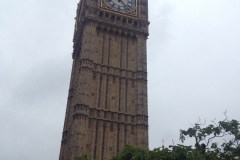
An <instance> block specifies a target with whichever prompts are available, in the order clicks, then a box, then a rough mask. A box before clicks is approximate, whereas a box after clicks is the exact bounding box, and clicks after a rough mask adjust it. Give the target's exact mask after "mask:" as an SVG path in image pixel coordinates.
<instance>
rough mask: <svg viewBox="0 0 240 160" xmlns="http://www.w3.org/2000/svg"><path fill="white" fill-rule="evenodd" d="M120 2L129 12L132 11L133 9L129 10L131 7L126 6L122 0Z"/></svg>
mask: <svg viewBox="0 0 240 160" xmlns="http://www.w3.org/2000/svg"><path fill="white" fill-rule="evenodd" d="M118 2H121V3H122V4H123V5H124V6H125V7H126V9H127V10H128V11H130V10H131V8H129V6H128V5H127V4H125V3H124V2H123V1H122V0H118Z"/></svg>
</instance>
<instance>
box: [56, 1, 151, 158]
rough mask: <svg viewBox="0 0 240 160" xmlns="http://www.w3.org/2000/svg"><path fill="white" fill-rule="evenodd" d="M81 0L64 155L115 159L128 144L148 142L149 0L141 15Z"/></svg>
mask: <svg viewBox="0 0 240 160" xmlns="http://www.w3.org/2000/svg"><path fill="white" fill-rule="evenodd" d="M100 1H101V0H81V1H80V3H79V5H78V9H77V13H76V14H77V16H76V24H75V31H74V38H73V55H72V58H73V67H72V75H71V81H70V88H69V93H68V103H67V109H66V117H65V122H64V129H63V134H62V144H61V151H60V158H59V159H60V160H74V158H75V157H77V156H81V155H86V154H87V155H88V156H90V157H91V160H110V159H111V157H113V156H115V155H117V154H118V153H119V152H120V151H121V149H122V148H123V147H124V146H125V145H132V146H139V147H144V148H147V147H148V106H147V61H146V40H147V38H148V25H149V22H148V18H147V12H148V11H147V0H138V2H139V3H138V7H137V10H136V12H137V13H138V15H137V16H129V15H127V14H122V13H121V14H120V13H118V12H116V11H111V9H110V8H107V9H105V8H104V7H102V6H101V7H99V3H100Z"/></svg>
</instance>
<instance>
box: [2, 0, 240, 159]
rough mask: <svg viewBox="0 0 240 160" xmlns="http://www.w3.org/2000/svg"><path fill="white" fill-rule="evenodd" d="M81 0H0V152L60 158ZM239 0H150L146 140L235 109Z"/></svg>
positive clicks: (239, 99) (239, 73)
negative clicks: (77, 16) (75, 25)
mask: <svg viewBox="0 0 240 160" xmlns="http://www.w3.org/2000/svg"><path fill="white" fill-rule="evenodd" d="M77 2H78V0H24V1H19V0H12V1H9V0H1V1H0V64H1V67H0V82H1V83H0V126H1V132H0V140H1V143H0V159H2V160H15V159H17V160H42V159H45V160H54V159H58V154H59V149H60V141H61V132H62V127H63V121H64V116H65V108H66V102H67V91H68V85H69V80H70V72H71V64H72V59H71V53H72V36H73V30H74V28H73V27H74V17H75V13H76V5H77ZM239 8H240V1H239V0H161V1H160V0H149V12H150V13H149V15H150V21H151V24H150V36H149V40H148V73H149V74H148V80H149V81H148V83H149V86H148V93H149V116H150V119H149V125H150V130H149V132H150V134H149V135H150V136H149V139H150V148H154V147H158V146H161V145H162V141H163V140H164V144H165V145H168V144H171V143H172V139H173V140H174V141H175V143H178V134H179V129H185V128H187V127H189V126H190V125H191V124H192V123H194V122H196V121H198V117H201V118H202V119H206V120H212V119H214V118H217V119H218V120H221V119H222V118H223V117H224V116H223V112H224V111H225V110H227V111H228V116H229V117H231V118H235V119H238V120H240V119H239V117H240V116H239V113H240V107H239V106H240V10H239Z"/></svg>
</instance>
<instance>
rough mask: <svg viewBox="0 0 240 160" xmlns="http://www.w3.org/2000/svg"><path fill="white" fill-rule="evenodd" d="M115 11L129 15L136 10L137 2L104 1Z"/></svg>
mask: <svg viewBox="0 0 240 160" xmlns="http://www.w3.org/2000/svg"><path fill="white" fill-rule="evenodd" d="M104 1H105V3H106V4H107V5H108V6H109V7H110V8H112V9H113V10H115V11H118V12H122V13H129V12H132V11H134V10H135V9H136V5H137V3H136V1H137V0H104Z"/></svg>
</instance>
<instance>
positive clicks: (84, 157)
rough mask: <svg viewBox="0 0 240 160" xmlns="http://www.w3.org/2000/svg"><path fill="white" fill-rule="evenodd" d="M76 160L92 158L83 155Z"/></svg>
mask: <svg viewBox="0 0 240 160" xmlns="http://www.w3.org/2000/svg"><path fill="white" fill-rule="evenodd" d="M75 160H90V158H89V157H88V156H87V155H83V156H81V157H76V158H75Z"/></svg>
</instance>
